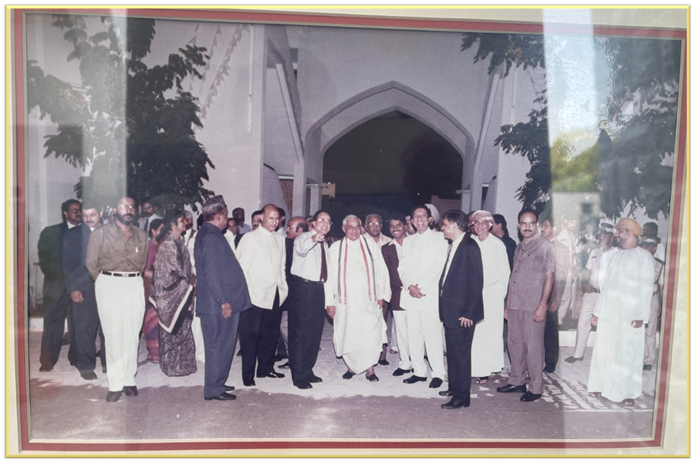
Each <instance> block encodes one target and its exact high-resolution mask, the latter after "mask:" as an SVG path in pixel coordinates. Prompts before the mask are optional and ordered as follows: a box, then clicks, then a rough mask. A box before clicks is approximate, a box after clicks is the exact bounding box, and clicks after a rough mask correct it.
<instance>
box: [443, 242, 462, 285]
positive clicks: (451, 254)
mask: <svg viewBox="0 0 695 463" xmlns="http://www.w3.org/2000/svg"><path fill="white" fill-rule="evenodd" d="M464 236H466V234H465V233H461V235H459V237H458V238H456V239H455V240H454V241H452V242H451V249H449V256H448V257H447V259H446V267H445V268H444V275H443V276H442V284H444V282H445V281H446V277H447V276H448V275H449V268H451V261H452V260H453V257H454V255H455V254H456V250H457V249H458V247H459V244H461V241H462V240H463V237H464Z"/></svg>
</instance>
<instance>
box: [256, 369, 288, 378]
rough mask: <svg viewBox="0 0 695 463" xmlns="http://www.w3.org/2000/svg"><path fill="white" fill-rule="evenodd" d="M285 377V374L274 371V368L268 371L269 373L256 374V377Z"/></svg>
mask: <svg viewBox="0 0 695 463" xmlns="http://www.w3.org/2000/svg"><path fill="white" fill-rule="evenodd" d="M284 377H285V375H284V374H282V373H278V372H277V371H272V370H271V371H270V372H268V374H267V375H259V374H257V375H256V378H278V379H279V378H284Z"/></svg>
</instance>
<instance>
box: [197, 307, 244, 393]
mask: <svg viewBox="0 0 695 463" xmlns="http://www.w3.org/2000/svg"><path fill="white" fill-rule="evenodd" d="M244 313H246V312H242V314H244ZM197 318H198V319H199V320H200V328H201V330H202V332H203V338H204V343H203V344H205V384H204V386H203V396H204V397H216V396H218V395H220V394H222V393H223V392H225V389H224V383H225V382H226V381H227V378H228V377H229V369H230V368H231V366H232V358H233V357H234V343H236V334H237V327H238V326H239V319H240V316H239V312H233V313H232V316H231V317H229V318H224V317H222V309H221V308H220V311H219V313H215V314H198V315H197Z"/></svg>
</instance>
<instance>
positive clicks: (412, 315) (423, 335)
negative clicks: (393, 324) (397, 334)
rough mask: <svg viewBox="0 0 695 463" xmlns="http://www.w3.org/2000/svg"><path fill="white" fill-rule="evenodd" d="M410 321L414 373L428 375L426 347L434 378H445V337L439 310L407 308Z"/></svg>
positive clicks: (410, 343)
mask: <svg viewBox="0 0 695 463" xmlns="http://www.w3.org/2000/svg"><path fill="white" fill-rule="evenodd" d="M405 313H406V319H407V323H408V349H409V351H410V361H411V362H412V364H413V369H414V370H415V371H414V374H415V375H416V376H420V377H427V364H426V363H425V349H427V358H428V359H429V362H430V367H431V368H432V378H439V379H442V380H443V379H444V377H445V375H446V369H445V368H444V339H442V322H441V321H439V311H438V310H436V309H434V310H412V309H411V310H406V311H405Z"/></svg>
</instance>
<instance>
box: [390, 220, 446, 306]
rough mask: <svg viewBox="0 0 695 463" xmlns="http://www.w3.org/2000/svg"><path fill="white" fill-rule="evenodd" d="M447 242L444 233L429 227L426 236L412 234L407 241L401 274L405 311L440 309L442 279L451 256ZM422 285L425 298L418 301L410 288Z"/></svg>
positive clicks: (401, 264) (401, 262) (423, 234)
mask: <svg viewBox="0 0 695 463" xmlns="http://www.w3.org/2000/svg"><path fill="white" fill-rule="evenodd" d="M447 247H448V245H447V241H446V240H445V239H444V235H443V234H442V232H438V231H433V230H430V229H429V228H428V229H427V230H425V231H424V232H423V233H416V234H414V235H410V236H409V237H407V238H406V239H405V241H404V242H403V259H402V260H401V261H400V262H399V265H398V273H399V274H400V276H401V281H402V282H403V290H402V293H401V307H403V308H404V309H406V310H408V309H411V308H412V309H428V310H432V309H436V308H437V307H438V304H439V300H438V295H439V280H440V278H441V277H442V271H443V270H444V264H445V263H446V256H447ZM411 285H418V287H419V288H420V291H421V292H422V294H424V295H425V296H424V297H422V298H419V299H418V298H414V297H411V296H410V292H409V290H408V288H409V287H410V286H411Z"/></svg>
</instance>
